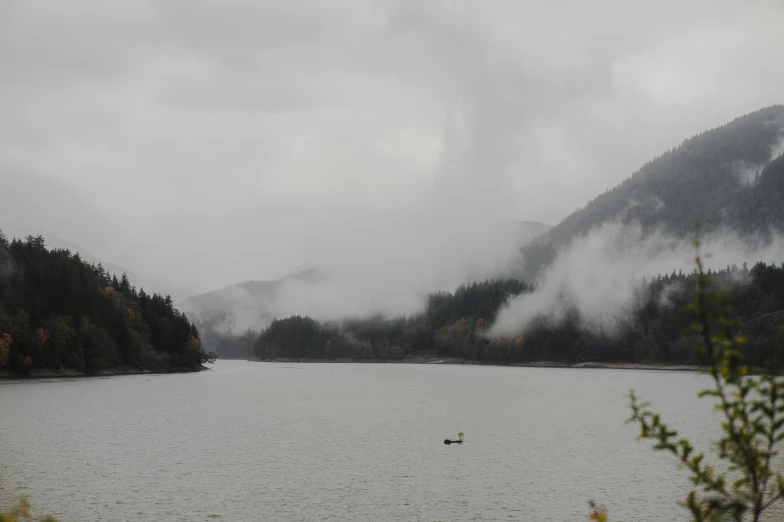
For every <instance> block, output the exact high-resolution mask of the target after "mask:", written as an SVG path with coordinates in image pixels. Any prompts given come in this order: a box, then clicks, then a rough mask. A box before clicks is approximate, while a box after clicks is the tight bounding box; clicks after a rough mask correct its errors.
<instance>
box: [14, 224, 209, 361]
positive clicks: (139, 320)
mask: <svg viewBox="0 0 784 522" xmlns="http://www.w3.org/2000/svg"><path fill="white" fill-rule="evenodd" d="M208 359H209V357H208V356H207V354H205V352H204V350H202V347H201V341H200V339H199V334H198V331H197V329H196V327H195V326H194V325H192V324H191V323H190V322H189V321H188V319H187V318H186V317H185V315H183V314H182V313H180V312H179V311H177V310H176V309H175V308H174V307H173V304H172V301H171V298H170V297H169V296H166V297H164V296H161V295H158V294H153V295H148V294H147V293H145V292H144V290H139V291H137V290H136V288H135V287H134V286H132V285H131V282H130V281H129V280H128V278H127V276H125V275H124V274H123V276H122V277H121V278H120V279H119V280H118V279H117V277H116V276H112V275H110V274H108V273H106V271H105V270H104V269H103V268H102V267H100V266H96V265H92V264H88V263H86V262H85V261H83V260H82V259H81V257H80V256H79V255H78V254H72V253H71V252H70V251H68V250H58V249H54V250H48V249H47V248H46V245H45V244H44V240H43V238H42V237H40V236H39V237H35V238H34V237H28V238H27V239H25V240H24V241H20V240H13V241H10V242H9V241H8V239H7V238H6V237H5V236H4V235H3V234H2V233H1V232H0V367H2V368H8V369H10V370H12V371H16V372H22V373H24V372H27V371H29V370H30V369H33V368H50V369H60V368H69V369H73V370H77V371H80V372H84V373H97V372H100V371H103V370H117V369H118V368H120V367H126V368H131V369H145V370H150V371H171V370H173V369H197V368H198V367H199V366H200V365H201V363H203V362H206V361H207V360H208Z"/></svg>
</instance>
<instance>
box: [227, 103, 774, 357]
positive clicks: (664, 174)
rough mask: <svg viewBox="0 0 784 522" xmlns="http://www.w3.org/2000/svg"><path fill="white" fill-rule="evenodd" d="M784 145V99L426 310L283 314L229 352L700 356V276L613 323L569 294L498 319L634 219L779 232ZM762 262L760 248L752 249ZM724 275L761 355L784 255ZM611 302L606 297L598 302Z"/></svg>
mask: <svg viewBox="0 0 784 522" xmlns="http://www.w3.org/2000/svg"><path fill="white" fill-rule="evenodd" d="M783 152H784V106H781V105H777V106H772V107H768V108H765V109H761V110H759V111H756V112H753V113H750V114H747V115H745V116H742V117H740V118H737V119H735V120H733V121H731V122H729V123H727V124H726V125H723V126H721V127H718V128H716V129H712V130H710V131H707V132H704V133H701V134H699V135H697V136H694V137H692V138H690V139H688V140H685V141H684V142H683V143H682V144H681V145H680V146H679V147H676V148H674V149H672V150H670V151H668V152H666V153H664V154H662V155H661V156H659V157H657V158H656V159H654V160H652V161H650V162H648V163H646V164H645V165H644V166H643V167H642V168H641V169H640V170H639V171H637V172H636V173H635V174H633V175H632V176H631V177H630V178H629V179H627V180H626V181H624V182H623V183H621V184H619V185H618V186H616V187H615V188H613V189H611V190H609V191H607V192H605V193H604V194H602V195H600V196H598V197H596V198H595V199H593V200H592V201H590V202H589V203H588V204H587V205H586V206H585V207H584V208H581V209H578V210H577V211H575V212H574V213H572V214H571V215H570V216H568V217H567V218H565V219H564V220H563V221H562V222H561V223H560V224H558V225H557V226H556V227H553V228H551V229H550V230H548V231H545V232H544V233H543V234H542V235H541V236H540V237H539V238H537V239H535V240H534V241H533V242H531V243H530V244H529V245H528V246H526V247H525V248H524V249H523V250H522V254H523V259H524V265H523V266H521V267H520V269H519V270H517V271H514V272H513V274H512V277H510V278H507V279H493V280H486V281H484V282H482V283H474V284H469V285H463V286H461V287H460V288H458V289H457V290H456V291H455V292H453V293H452V292H436V293H432V294H430V295H429V297H428V298H427V302H426V305H425V308H424V311H423V312H421V313H418V314H414V315H410V316H403V317H398V318H389V317H381V316H378V317H371V318H362V319H359V318H349V319H345V318H344V319H341V320H339V321H331V322H318V321H316V320H314V319H313V318H311V317H306V316H294V317H290V318H279V319H276V320H275V321H273V322H272V324H270V325H269V327H267V328H266V329H264V330H263V331H262V332H260V333H259V335H258V338H257V340H256V341H255V342H254V348H253V351H252V352H251V351H250V349H249V344H250V343H249V340H250V338H251V337H252V336H253V335H255V332H253V331H246V332H245V333H244V334H243V336H242V341H241V342H240V341H239V338H238V337H237V336H232V335H230V334H221V335H222V337H221V338H220V342H219V345H220V348H217V346H218V345H216V350H220V352H219V353H232V354H234V355H236V354H237V353H243V354H244V355H245V356H249V357H250V356H256V357H259V358H262V359H274V358H315V359H319V358H328V359H329V358H360V359H368V358H370V359H374V358H378V359H400V358H403V357H405V356H408V355H412V354H420V353H421V354H425V353H427V354H429V355H433V356H438V357H455V358H459V359H464V360H470V361H477V362H497V363H520V362H534V361H554V362H556V361H557V362H564V363H575V362H589V361H604V362H645V363H693V362H695V361H694V359H693V353H694V350H693V347H694V346H693V345H694V344H695V342H696V339H694V338H693V337H692V336H691V335H690V334H689V333H688V332H687V331H686V330H687V326H688V324H689V320H688V319H687V317H686V314H685V313H684V311H683V307H684V306H685V305H686V304H687V303H688V302H689V301H690V299H691V298H692V296H691V295H690V293H689V291H688V290H686V289H687V288H689V287H690V286H693V284H692V283H693V281H691V278H692V277H693V274H683V273H680V272H678V273H669V274H665V275H659V276H654V277H653V278H652V279H650V276H653V275H654V274H655V272H653V273H649V274H648V277H649V279H648V280H645V281H643V280H640V281H639V284H638V285H637V288H636V290H635V295H634V296H632V297H633V299H630V301H629V303H630V304H629V306H628V308H629V310H626V311H625V312H624V314H623V315H624V317H622V318H619V320H618V321H616V324H615V325H614V326H612V327H608V326H607V325H606V324H596V323H595V321H594V319H593V318H591V317H587V316H585V314H584V313H581V310H580V308H579V307H578V306H572V303H570V302H569V299H568V296H564V297H563V299H561V298H559V299H561V301H563V302H562V303H561V302H559V312H562V313H561V314H560V315H561V316H560V317H558V318H557V320H555V319H553V318H552V317H547V316H546V314H542V316H541V317H538V318H536V319H535V320H533V321H532V322H530V324H526V327H525V329H524V331H523V332H522V333H520V334H519V335H516V336H512V337H511V338H506V337H504V338H502V337H500V336H499V335H496V334H495V333H493V335H491V332H490V331H489V329H490V326H491V325H492V324H493V322H494V320H495V318H496V315H497V314H498V312H499V310H501V308H502V307H503V305H504V304H505V303H507V301H508V300H509V299H510V298H511V297H513V296H518V295H523V294H530V293H532V292H534V291H535V289H536V287H540V286H541V285H542V284H543V282H542V281H541V280H540V279H538V278H537V276H541V273H542V271H543V269H545V268H546V267H549V266H551V265H552V263H553V261H554V260H555V259H556V257H557V254H558V252H559V251H563V250H564V249H568V248H569V246H570V245H571V244H572V242H573V241H574V240H575V239H577V238H581V237H585V236H586V235H588V234H589V233H590V232H591V231H595V230H597V228H598V227H600V226H602V225H606V224H608V223H618V224H619V226H626V225H631V224H634V226H636V227H639V229H640V230H641V231H642V234H643V235H642V236H641V237H642V239H641V240H644V239H645V237H647V235H648V234H652V233H654V232H656V233H659V234H663V236H662V237H663V238H665V239H666V240H667V241H672V242H676V243H679V242H682V241H684V240H685V238H686V237H687V236H688V235H689V234H690V233H692V232H693V231H694V224H695V222H697V221H698V220H699V221H700V223H701V226H702V229H703V230H704V231H705V232H706V233H712V232H714V233H716V232H718V231H721V230H731V231H732V232H733V233H734V234H736V235H737V236H739V237H740V238H741V240H742V241H751V240H754V241H757V242H759V241H760V240H761V241H762V243H765V242H766V241H767V242H770V241H772V240H774V239H775V238H776V237H777V236H776V234H777V233H780V232H781V231H782V230H784V155H782V153H783ZM665 243H666V241H665ZM629 248H634V245H630V246H629ZM749 252H751V250H749ZM619 255H620V254H619ZM774 257H777V256H774ZM757 259H760V258H759V257H758V258H756V259H755V258H753V253H749V258H748V259H747V260H748V261H749V262H754V261H756V260H757ZM719 261H721V260H720V259H719ZM780 261H784V260H777V261H776V262H780ZM583 262H584V263H591V262H592V260H591V259H585V260H584V261H583ZM728 263H729V261H728ZM647 268H648V269H650V267H647ZM670 268H672V266H670ZM667 269H668V268H667V267H666V266H665V267H664V268H663V270H667ZM660 270H662V269H660ZM712 275H714V276H715V277H714V279H715V280H716V281H717V284H726V285H729V287H730V288H731V291H730V293H729V296H730V299H731V304H732V306H733V309H734V310H735V312H734V313H735V314H736V316H735V317H734V319H737V320H738V321H739V322H740V323H741V324H742V325H743V329H744V335H747V336H748V338H749V342H748V343H747V344H746V345H745V349H746V350H747V351H748V355H749V358H750V359H749V360H750V361H751V362H752V363H761V362H762V361H763V360H764V359H765V357H766V356H769V355H770V354H771V353H773V351H774V350H775V349H780V348H776V346H781V345H782V344H784V266H781V267H780V266H778V265H777V264H775V263H774V264H766V263H763V262H760V263H757V264H756V265H754V266H753V267H752V268H751V269H749V268H747V266H746V265H745V263H744V265H743V267H741V268H739V267H738V266H735V265H732V266H727V267H726V268H725V269H723V270H719V271H718V272H715V273H713V274H712ZM588 286H590V285H588ZM339 298H340V296H336V299H339ZM599 301H601V298H600V297H599V296H597V302H596V306H597V307H601V306H602V303H601V302H599ZM523 302H524V303H525V301H523ZM494 337H495V338H494ZM235 340H236V344H235ZM240 345H241V348H240V347H239V346H240Z"/></svg>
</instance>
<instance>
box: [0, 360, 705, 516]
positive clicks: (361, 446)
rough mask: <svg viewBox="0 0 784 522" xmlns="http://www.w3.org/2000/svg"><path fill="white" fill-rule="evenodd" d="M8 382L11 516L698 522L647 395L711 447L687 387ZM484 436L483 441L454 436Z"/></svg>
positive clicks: (263, 370) (560, 372)
mask: <svg viewBox="0 0 784 522" xmlns="http://www.w3.org/2000/svg"><path fill="white" fill-rule="evenodd" d="M212 368H213V369H212V370H211V371H206V372H201V373H196V374H179V375H152V376H151V375H142V376H118V377H106V378H86V379H51V380H35V381H10V382H9V381H7V382H0V500H2V502H3V505H6V506H7V505H8V503H9V502H10V501H11V500H12V499H13V498H15V497H17V496H18V495H20V494H26V495H28V496H29V498H30V499H31V501H32V502H33V504H34V506H35V507H36V510H37V512H38V513H44V512H46V513H52V514H55V515H56V516H58V517H60V519H61V520H62V521H63V522H69V521H73V522H75V521H80V522H81V521H92V520H95V521H98V520H101V521H125V520H128V521H130V520H134V521H154V520H157V521H168V520H172V521H195V520H225V521H256V520H259V521H261V520H264V521H267V520H335V521H342V520H358V521H397V520H401V521H402V520H423V521H436V520H443V521H455V520H461V521H462V520H530V521H546V520H552V521H569V520H575V521H579V520H586V515H587V513H588V504H587V503H588V500H590V499H595V500H597V501H600V502H601V503H603V504H605V505H607V506H608V508H609V510H610V515H611V520H616V521H617V520H624V521H627V522H628V521H651V520H662V521H668V520H687V519H688V517H687V516H686V512H685V510H683V508H681V507H679V506H678V505H677V502H678V501H679V500H682V499H683V497H684V495H685V491H686V489H685V488H686V487H688V482H687V480H686V475H685V472H684V471H682V470H679V469H678V468H677V466H676V464H675V462H674V461H673V460H672V458H669V457H668V456H666V455H664V454H661V453H655V452H653V451H652V450H650V449H649V444H648V443H646V442H639V441H637V440H636V435H637V431H636V429H635V428H634V427H633V426H628V425H627V426H625V425H624V420H625V419H626V418H627V417H628V408H627V400H626V398H625V394H626V393H627V392H628V390H629V389H630V388H634V389H635V390H636V391H637V392H638V394H640V395H642V396H643V397H644V398H645V399H649V400H651V401H652V402H653V403H654V406H655V408H656V409H657V410H658V411H660V412H661V413H663V414H664V416H665V419H666V420H668V421H669V422H670V424H671V425H672V426H674V427H679V428H682V430H681V432H682V433H683V434H685V435H687V436H690V437H692V440H693V441H696V442H700V443H701V445H700V447H701V448H706V449H708V448H709V446H708V445H707V441H709V440H711V439H712V438H713V435H714V434H715V429H716V428H715V427H716V426H718V418H717V414H715V413H713V412H712V411H711V408H710V402H709V401H708V400H707V399H705V400H699V399H697V398H696V394H697V392H698V391H699V390H700V389H701V388H702V387H704V385H705V384H707V381H706V380H705V378H704V377H698V376H695V375H693V374H691V373H687V372H658V371H656V372H654V371H623V370H588V369H582V370H574V369H545V368H504V367H487V366H451V365H412V364H286V363H253V362H244V361H218V362H217V363H216V364H214V365H213V366H212ZM459 431H462V432H465V443H464V444H463V445H452V446H446V445H444V444H443V440H444V439H445V438H447V437H450V438H456V437H457V433H458V432H459Z"/></svg>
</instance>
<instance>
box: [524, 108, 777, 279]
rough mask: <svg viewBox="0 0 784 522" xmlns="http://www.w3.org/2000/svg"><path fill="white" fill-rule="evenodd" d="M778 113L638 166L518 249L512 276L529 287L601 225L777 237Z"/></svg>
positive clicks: (737, 123) (743, 120)
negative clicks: (519, 263) (519, 266)
mask: <svg viewBox="0 0 784 522" xmlns="http://www.w3.org/2000/svg"><path fill="white" fill-rule="evenodd" d="M783 152H784V105H776V106H772V107H767V108H764V109H761V110H758V111H756V112H753V113H750V114H747V115H745V116H742V117H740V118H737V119H735V120H733V121H732V122H730V123H727V124H725V125H723V126H721V127H719V128H716V129H713V130H710V131H707V132H703V133H702V134H699V135H697V136H694V137H692V138H690V139H688V140H686V141H684V142H683V143H682V144H681V145H680V146H678V147H676V148H675V149H673V150H670V151H668V152H666V153H664V154H662V155H661V156H659V157H658V158H656V159H654V160H652V161H650V162H648V163H646V164H645V165H644V166H643V167H642V168H641V169H640V170H639V171H637V172H636V173H634V174H633V175H632V176H631V177H630V178H628V179H627V180H626V181H624V182H623V183H621V184H619V185H618V186H616V187H615V188H613V189H611V190H609V191H607V192H605V193H603V194H601V195H600V196H598V197H596V198H594V199H593V200H592V201H590V202H589V203H588V204H586V205H585V207H584V208H581V209H578V210H577V211H575V212H573V213H572V214H571V215H569V216H568V217H567V218H566V219H564V220H563V221H562V222H561V223H559V224H558V225H556V226H555V227H553V228H552V229H551V230H550V231H548V232H547V233H545V234H543V235H542V236H541V237H540V238H539V239H538V240H537V241H535V242H533V243H532V244H530V245H528V246H527V247H525V248H524V249H523V255H524V268H523V270H522V272H521V273H520V274H518V275H520V276H522V277H523V278H525V279H532V278H533V277H534V276H535V275H536V274H537V273H538V272H539V271H540V270H541V269H542V268H543V267H545V266H547V265H548V264H549V263H550V262H551V261H552V260H553V259H554V258H555V255H556V252H557V250H558V249H559V248H561V247H563V246H565V245H567V244H568V243H569V242H570V241H571V240H573V239H574V238H576V237H578V236H581V235H584V234H586V233H588V231H590V230H591V229H592V228H594V227H596V226H599V225H602V224H604V223H607V222H611V221H616V220H620V221H622V222H627V223H628V222H632V221H636V222H639V224H640V225H641V226H642V227H643V230H645V231H650V230H652V229H654V228H662V229H664V230H665V231H666V232H669V233H671V234H673V235H674V236H676V237H679V238H683V237H686V236H687V235H688V234H690V233H691V232H693V231H694V225H695V223H696V221H697V220H698V219H699V220H700V221H701V223H702V227H703V230H704V231H705V232H711V231H713V230H716V229H719V228H721V227H728V228H731V229H733V230H736V231H737V232H738V233H739V234H743V235H751V234H760V235H763V236H764V235H767V234H770V232H771V230H784V158H782V156H781V155H782V153H783Z"/></svg>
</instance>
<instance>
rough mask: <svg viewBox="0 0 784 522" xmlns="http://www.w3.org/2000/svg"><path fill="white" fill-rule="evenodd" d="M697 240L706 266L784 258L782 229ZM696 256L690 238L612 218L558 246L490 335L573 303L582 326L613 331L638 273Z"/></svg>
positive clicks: (639, 284)
mask: <svg viewBox="0 0 784 522" xmlns="http://www.w3.org/2000/svg"><path fill="white" fill-rule="evenodd" d="M702 242H703V244H702V253H703V262H704V264H705V268H706V270H707V269H709V268H710V269H713V270H717V269H722V268H726V266H728V265H732V264H737V265H741V264H742V263H743V262H748V263H750V264H751V263H754V262H757V261H765V262H772V263H779V262H781V260H782V259H784V240H783V238H782V237H781V236H780V235H774V237H773V239H772V240H769V241H765V240H763V239H762V238H759V237H752V238H750V237H743V238H742V237H739V236H738V235H737V233H735V232H732V231H728V230H722V231H719V232H716V233H712V234H710V235H707V236H705V237H703V238H702ZM694 257H695V251H694V248H693V247H692V245H691V244H690V243H689V242H688V241H685V240H682V239H677V238H674V237H672V236H670V235H668V234H666V233H664V232H661V231H658V232H654V233H650V234H645V233H644V232H643V229H642V227H641V226H639V224H632V225H623V224H620V223H618V222H613V223H609V224H605V225H603V226H600V227H596V228H594V229H593V230H592V231H591V232H589V233H588V234H587V235H585V236H582V237H579V238H577V239H575V240H573V241H572V242H571V243H570V244H569V245H568V246H566V247H565V248H563V249H562V250H561V251H560V252H559V253H558V255H557V257H556V259H555V261H554V262H553V264H552V265H551V266H550V267H549V268H548V269H547V270H546V271H545V272H544V274H543V275H542V277H541V278H540V280H539V281H538V282H537V286H536V290H535V291H534V292H532V293H530V294H524V295H521V296H518V297H515V298H514V299H512V300H511V301H510V302H509V303H508V304H507V306H506V307H505V308H503V309H502V310H501V311H500V313H499V315H498V317H497V319H496V321H495V324H493V326H492V328H491V329H490V331H489V335H490V336H497V337H513V336H516V335H519V334H521V333H523V332H525V331H526V329H527V328H528V327H529V326H530V325H531V323H532V322H533V321H534V320H536V319H545V320H547V321H550V322H552V323H555V324H558V323H560V322H562V321H563V320H564V318H565V317H566V314H567V313H569V312H570V311H572V310H577V312H578V313H579V314H580V317H581V318H582V320H583V322H584V324H585V325H586V327H587V328H589V329H592V330H596V331H603V332H610V333H612V332H615V331H617V329H618V327H619V326H620V325H622V324H623V323H624V322H626V321H627V320H628V319H629V318H630V314H631V313H632V311H633V309H634V305H635V303H637V302H639V300H640V299H641V298H642V297H643V296H644V295H645V294H644V285H643V278H645V277H648V278H649V277H652V276H656V275H657V274H664V273H670V272H671V271H673V270H676V271H677V270H683V271H684V272H690V271H692V270H693V269H694ZM677 291H678V288H676V287H673V288H671V289H668V291H667V292H665V293H664V294H663V296H664V297H663V299H665V300H666V299H668V298H669V297H670V296H672V293H674V292H677Z"/></svg>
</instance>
